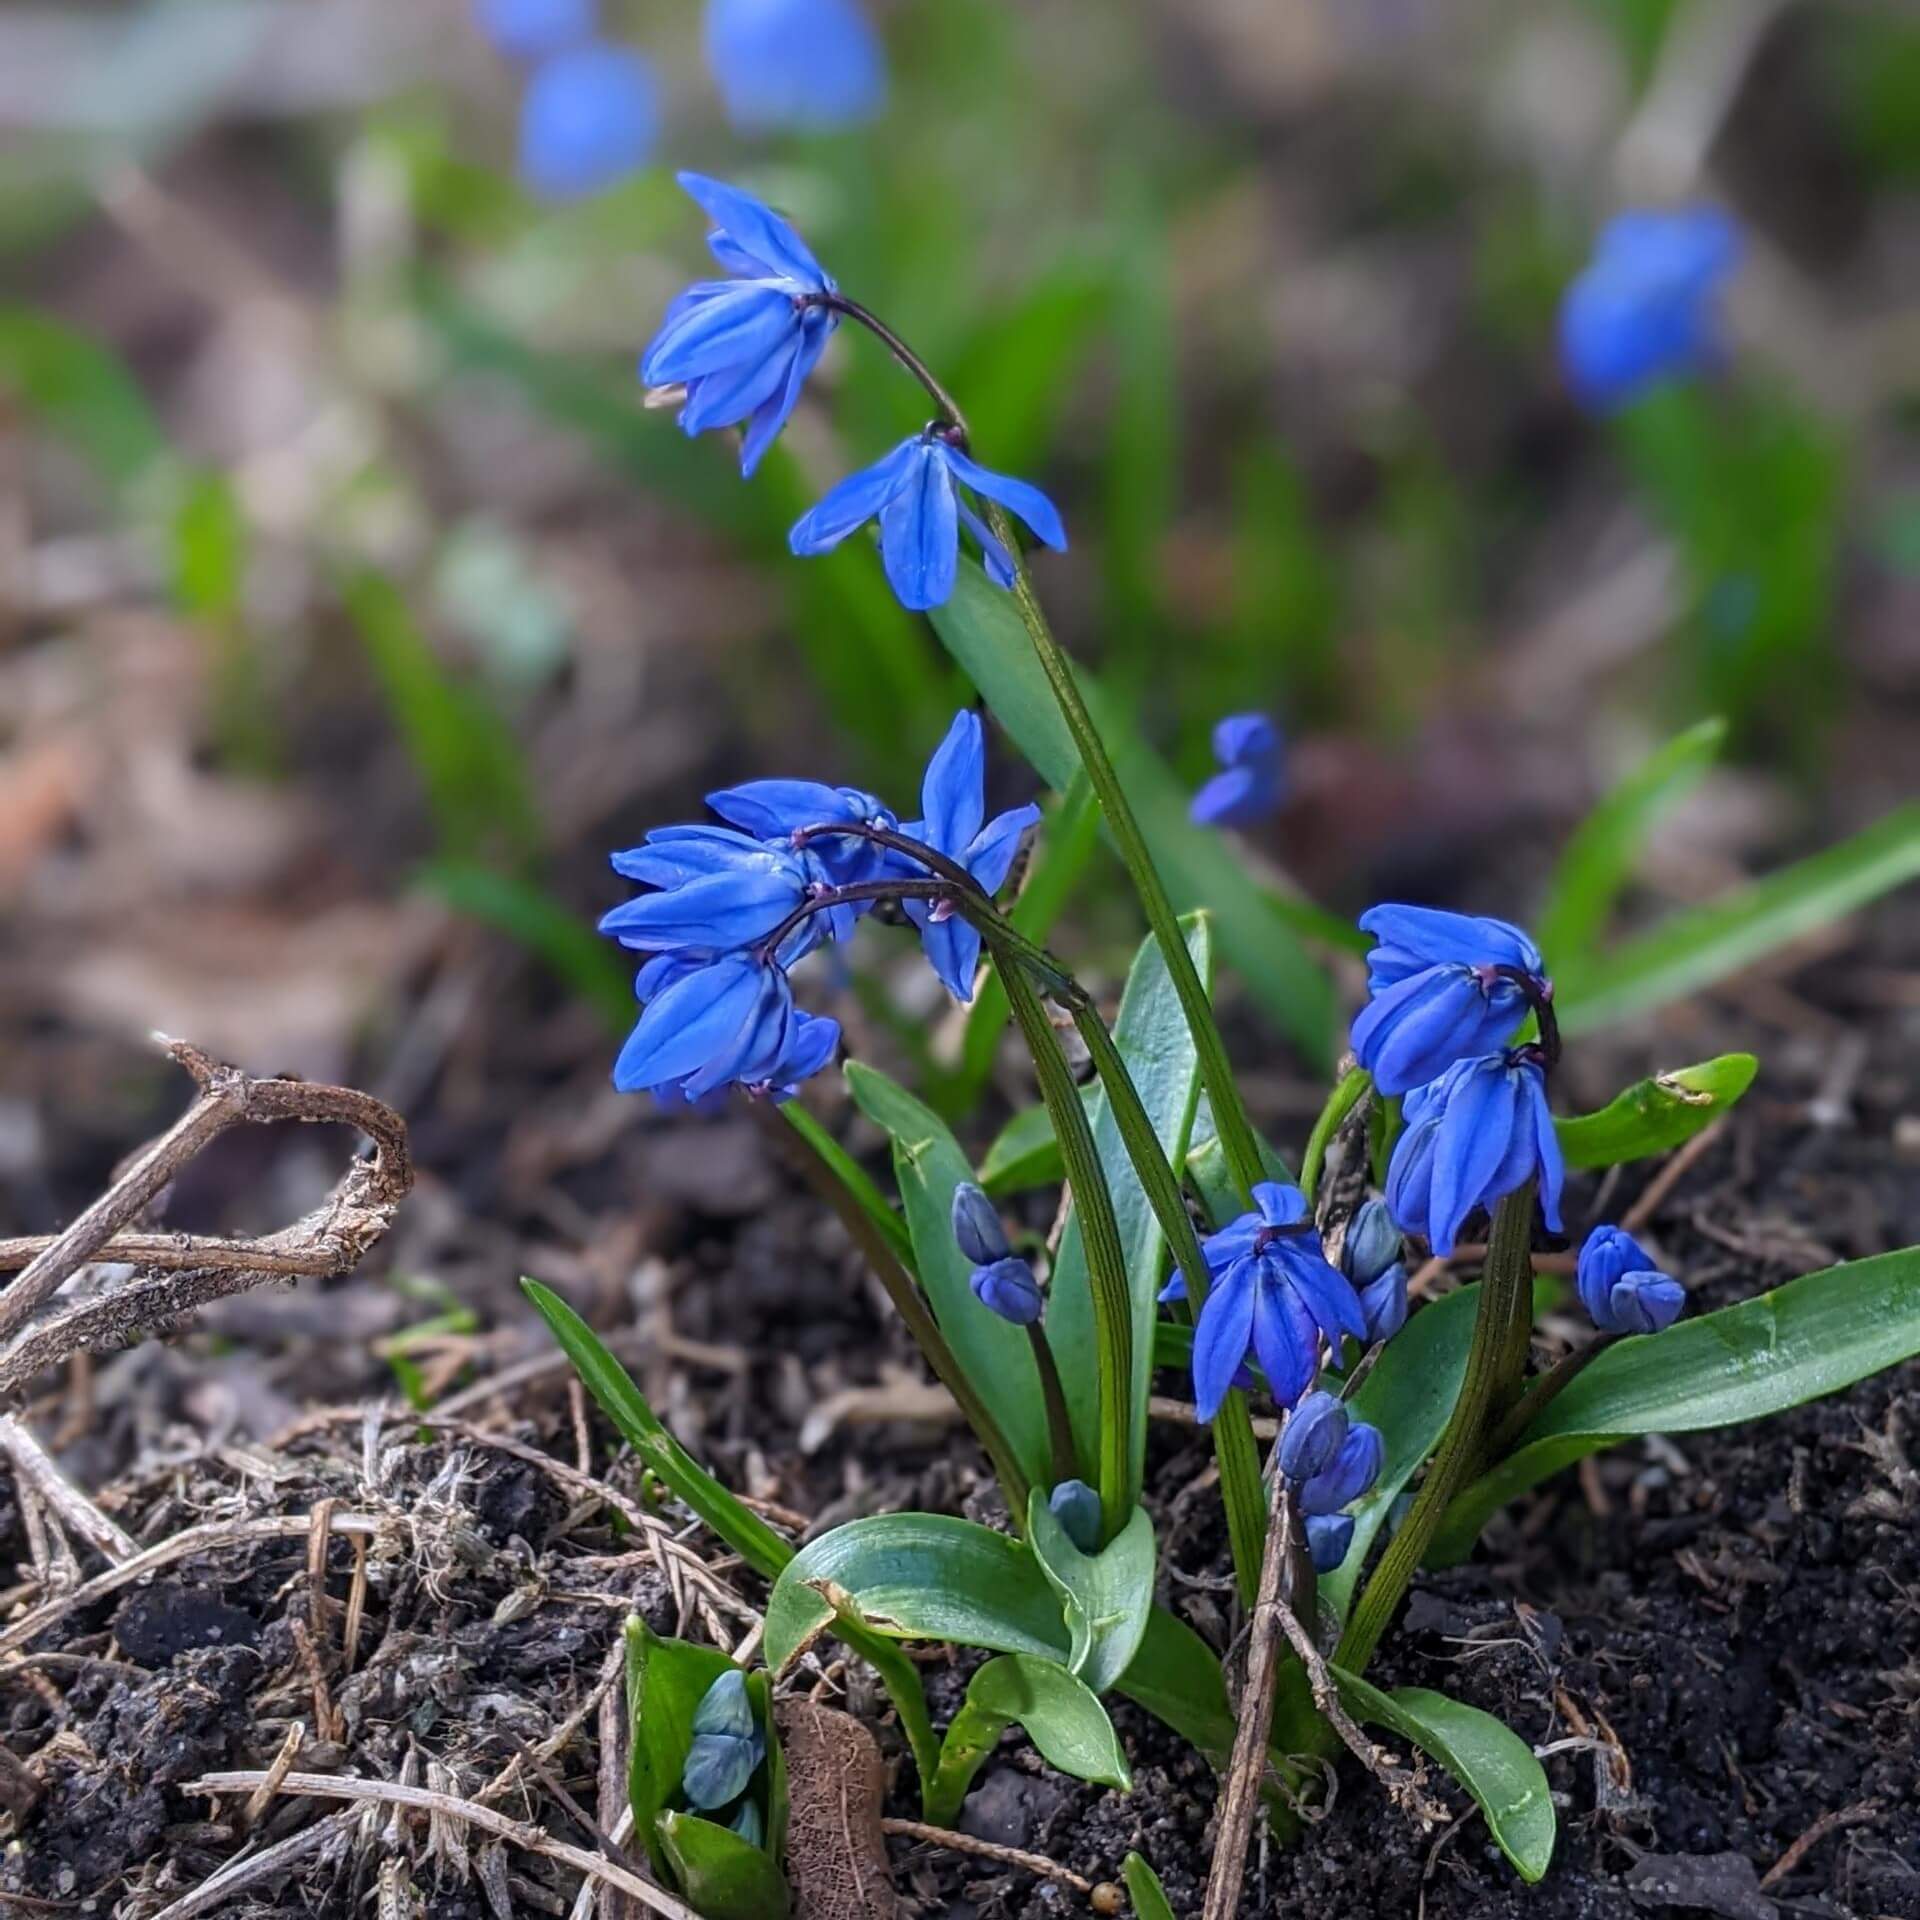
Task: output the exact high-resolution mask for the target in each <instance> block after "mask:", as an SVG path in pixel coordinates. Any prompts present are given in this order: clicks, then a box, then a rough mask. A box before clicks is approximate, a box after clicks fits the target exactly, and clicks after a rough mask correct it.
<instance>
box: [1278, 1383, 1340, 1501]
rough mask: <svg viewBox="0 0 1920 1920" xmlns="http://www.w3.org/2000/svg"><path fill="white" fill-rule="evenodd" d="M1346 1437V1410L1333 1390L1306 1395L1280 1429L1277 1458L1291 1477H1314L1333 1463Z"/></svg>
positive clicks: (1305, 1478) (1281, 1466)
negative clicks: (1332, 1392)
mask: <svg viewBox="0 0 1920 1920" xmlns="http://www.w3.org/2000/svg"><path fill="white" fill-rule="evenodd" d="M1346 1437H1347V1410H1346V1407H1345V1406H1344V1405H1343V1404H1342V1403H1341V1401H1340V1400H1339V1398H1338V1397H1337V1396H1336V1395H1334V1394H1331V1393H1326V1392H1314V1393H1310V1394H1308V1395H1307V1396H1306V1398H1305V1399H1304V1400H1302V1401H1301V1402H1300V1404H1299V1405H1298V1406H1297V1407H1295V1408H1294V1410H1293V1411H1292V1412H1291V1413H1290V1414H1288V1415H1287V1424H1286V1425H1285V1426H1284V1427H1282V1428H1281V1430H1280V1448H1279V1453H1278V1456H1277V1458H1278V1460H1279V1465H1280V1471H1281V1472H1282V1473H1284V1474H1285V1475H1286V1476H1287V1478H1288V1479H1289V1480H1311V1479H1312V1478H1313V1477H1314V1475H1315V1474H1317V1473H1324V1472H1325V1471H1326V1470H1327V1469H1328V1468H1329V1467H1330V1466H1332V1465H1333V1462H1334V1457H1335V1456H1336V1455H1337V1454H1338V1453H1339V1451H1340V1447H1341V1444H1342V1442H1344V1441H1345V1439H1346Z"/></svg>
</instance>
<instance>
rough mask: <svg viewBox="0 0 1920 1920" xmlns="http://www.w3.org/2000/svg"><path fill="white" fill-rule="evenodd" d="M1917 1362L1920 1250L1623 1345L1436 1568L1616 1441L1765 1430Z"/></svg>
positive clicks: (1514, 1459)
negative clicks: (1497, 1515)
mask: <svg viewBox="0 0 1920 1920" xmlns="http://www.w3.org/2000/svg"><path fill="white" fill-rule="evenodd" d="M1915 1354H1920V1247H1905V1248H1903V1249H1901V1251H1900V1252H1898V1253H1883V1254H1878V1255H1876V1256H1875V1257H1874V1258H1872V1259H1870V1260H1852V1261H1848V1262H1846V1263H1845V1264H1844V1265H1841V1266H1837V1267H1827V1268H1824V1269H1823V1270H1822V1271H1820V1272H1819V1273H1809V1274H1806V1275H1804V1276H1803V1277H1802V1278H1801V1279H1798V1280H1792V1281H1789V1282H1788V1283H1787V1285H1785V1286H1784V1287H1780V1288H1777V1289H1776V1290H1775V1291H1774V1292H1772V1293H1763V1294H1760V1295H1758V1296H1756V1297H1755V1298H1754V1299H1751V1300H1742V1301H1739V1302H1737V1303H1736V1304H1735V1305H1733V1306H1730V1307H1722V1308H1720V1309H1719V1311H1718V1312H1715V1313H1704V1314H1701V1315H1700V1316H1699V1317H1698V1318H1696V1319H1691V1320H1681V1321H1679V1322H1677V1323H1676V1324H1675V1325H1673V1326H1671V1327H1669V1328H1668V1329H1667V1330H1666V1332H1665V1333H1656V1334H1649V1335H1640V1336H1636V1337H1634V1338H1632V1339H1627V1340H1622V1341H1619V1342H1618V1343H1617V1344H1616V1345H1614V1346H1611V1347H1609V1348H1608V1349H1607V1351H1606V1352H1605V1353H1603V1354H1601V1355H1600V1356H1599V1358H1598V1359H1596V1360H1595V1361H1594V1362H1593V1364H1592V1365H1591V1366H1590V1367H1588V1368H1587V1370H1586V1371H1585V1372H1584V1373H1583V1374H1581V1375H1580V1377H1579V1378H1578V1379H1577V1380H1575V1381H1574V1382H1573V1383H1572V1384H1571V1385H1570V1386H1568V1388H1567V1389H1566V1391H1565V1392H1564V1393H1562V1394H1561V1395H1560V1397H1559V1398H1558V1399H1557V1400H1555V1401H1553V1402H1552V1403H1551V1404H1550V1405H1549V1406H1548V1407H1547V1408H1546V1409H1545V1410H1544V1411H1543V1412H1542V1413H1541V1415H1540V1417H1539V1419H1537V1420H1536V1421H1535V1422H1534V1423H1533V1425H1532V1426H1531V1427H1529V1428H1528V1429H1527V1431H1526V1433H1525V1434H1524V1435H1523V1436H1522V1438H1521V1443H1520V1445H1519V1447H1518V1448H1517V1449H1516V1450H1515V1451H1514V1452H1513V1453H1512V1454H1510V1455H1509V1456H1508V1458H1507V1459H1506V1460H1504V1461H1502V1462H1501V1464H1500V1465H1499V1466H1497V1467H1495V1468H1494V1469H1493V1471H1492V1472H1491V1473H1489V1474H1487V1475H1485V1476H1484V1477H1483V1478H1482V1479H1480V1480H1479V1481H1477V1482H1476V1483H1475V1484H1474V1485H1473V1486H1471V1487H1469V1488H1468V1489H1467V1490H1466V1492H1464V1493H1463V1494H1461V1496H1460V1497H1459V1499H1457V1500H1456V1501H1455V1502H1454V1504H1453V1507H1452V1508H1451V1510H1450V1511H1449V1513H1448V1515H1447V1518H1446V1520H1445V1521H1444V1522H1443V1523H1442V1526H1441V1530H1440V1533H1439V1535H1438V1536H1437V1537H1436V1539H1435V1541H1434V1547H1433V1553H1432V1554H1431V1556H1429V1557H1430V1558H1431V1559H1432V1560H1434V1561H1435V1562H1437V1563H1445V1562H1447V1561H1450V1560H1456V1559H1459V1558H1460V1557H1462V1556H1463V1555H1465V1554H1466V1553H1467V1552H1469V1551H1470V1550H1471V1548H1472V1546H1473V1542H1474V1540H1475V1539H1476V1538H1477V1537H1478V1535H1479V1532H1480V1529H1481V1528H1482V1527H1483V1526H1485V1525H1486V1523H1487V1521H1488V1519H1489V1518H1490V1517H1491V1516H1492V1514H1493V1513H1494V1512H1495V1511H1497V1510H1498V1509H1499V1508H1500V1507H1502V1506H1504V1505H1505V1504H1506V1503H1507V1502H1508V1501H1509V1500H1512V1499H1514V1498H1515V1497H1517V1496H1518V1495H1520V1494H1522V1493H1524V1492H1525V1491H1526V1490H1527V1489H1528V1488H1529V1487H1531V1486H1535V1485H1537V1484H1538V1483H1539V1482H1540V1481H1542V1480H1544V1479H1545V1478H1546V1477H1547V1476H1548V1475H1549V1474H1551V1473H1556V1472H1558V1471H1559V1469H1560V1468H1562V1467H1567V1466H1571V1465H1572V1464H1573V1463H1574V1462H1575V1461H1576V1460H1582V1459H1584V1458H1585V1457H1586V1456H1587V1455H1588V1454H1590V1453H1597V1452H1599V1451H1600V1449H1601V1448H1602V1447H1606V1446H1611V1445H1612V1444H1614V1443H1615V1442H1616V1441H1619V1440H1622V1439H1626V1438H1628V1437H1630V1436H1632V1435H1634V1434H1643V1433H1698V1432H1700V1431H1702V1430H1703V1429H1705V1428H1709V1427H1730V1426H1737V1425H1739V1424H1740V1423H1741V1422H1742V1421H1746V1420H1761V1419H1765V1418H1766V1417H1767V1416H1768V1415H1770V1414H1775V1413H1784V1412H1785V1411H1786V1410H1787V1409H1788V1408H1789V1407H1797V1406H1801V1405H1803V1404H1804V1403H1805V1402H1806V1401H1809V1400H1818V1399H1819V1398H1821V1396H1822V1395H1824V1394H1829V1393H1838V1392H1839V1391H1840V1390H1841V1388H1843V1387H1850V1386H1852V1384H1853V1383H1854V1382H1855V1381H1856V1380H1864V1379H1865V1378H1866V1377H1867V1376H1868V1375H1869V1374H1873V1373H1878V1372H1880V1371H1881V1370H1882V1369H1883V1368H1885V1367H1891V1366H1897V1365H1898V1364H1899V1363H1900V1362H1901V1361H1903V1360H1910V1359H1912V1358H1913V1356H1914V1355H1915Z"/></svg>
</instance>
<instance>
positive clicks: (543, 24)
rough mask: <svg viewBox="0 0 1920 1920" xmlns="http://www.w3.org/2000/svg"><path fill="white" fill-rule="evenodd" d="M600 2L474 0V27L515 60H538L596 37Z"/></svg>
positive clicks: (573, 0)
mask: <svg viewBox="0 0 1920 1920" xmlns="http://www.w3.org/2000/svg"><path fill="white" fill-rule="evenodd" d="M599 13H600V8H599V0H474V5H473V17H474V21H475V24H476V25H477V26H478V27H479V29H480V31H481V32H482V33H484V34H485V35H486V36H487V38H488V39H489V40H490V41H492V42H493V44H494V46H495V47H496V48H497V49H498V50H499V51H500V52H501V53H504V54H506V55H507V56H508V58H509V59H513V60H538V59H541V58H543V57H544V56H545V55H547V54H549V53H558V52H560V50H561V49H562V48H563V47H573V46H578V45H579V44H580V42H581V41H583V40H590V39H591V38H592V37H593V31H594V28H595V27H596V26H597V25H598V23H599Z"/></svg>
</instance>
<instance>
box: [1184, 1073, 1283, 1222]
mask: <svg viewBox="0 0 1920 1920" xmlns="http://www.w3.org/2000/svg"><path fill="white" fill-rule="evenodd" d="M1254 1143H1255V1145H1256V1146H1258V1147H1259V1149H1260V1163H1261V1165H1262V1167H1263V1168H1264V1169H1265V1172H1266V1177H1267V1178H1268V1179H1269V1180H1277V1181H1278V1182H1279V1183H1280V1185H1282V1186H1283V1187H1290V1186H1292V1184H1293V1171H1292V1169H1291V1168H1290V1167H1289V1166H1288V1165H1287V1163H1286V1160H1285V1159H1284V1158H1283V1157H1282V1155H1281V1154H1280V1153H1279V1152H1278V1150H1277V1149H1276V1148H1275V1147H1274V1144H1273V1142H1272V1141H1271V1140H1269V1139H1268V1138H1267V1137H1266V1136H1265V1135H1264V1134H1261V1133H1256V1134H1255V1135H1254ZM1186 1176H1187V1185H1188V1186H1190V1187H1191V1188H1192V1189H1193V1191H1194V1192H1195V1193H1196V1194H1198V1195H1199V1197H1200V1207H1201V1211H1202V1212H1203V1213H1204V1214H1205V1215H1206V1218H1207V1221H1208V1223H1209V1224H1210V1225H1211V1226H1212V1227H1214V1228H1215V1229H1216V1230H1217V1229H1218V1228H1221V1227H1224V1226H1225V1225H1226V1224H1227V1223H1228V1222H1229V1221H1230V1220H1234V1219H1237V1218H1238V1217H1239V1216H1240V1215H1241V1214H1242V1213H1244V1212H1245V1211H1246V1208H1247V1196H1246V1195H1245V1194H1244V1193H1242V1192H1241V1191H1240V1183H1239V1182H1238V1181H1237V1180H1235V1179H1234V1177H1233V1169H1232V1168H1231V1167H1230V1166H1229V1165H1228V1164H1227V1150H1226V1148H1225V1146H1224V1145H1223V1144H1222V1143H1221V1140H1220V1136H1219V1135H1218V1134H1217V1133H1215V1132H1214V1130H1213V1115H1212V1113H1211V1111H1209V1109H1208V1106H1207V1098H1206V1095H1205V1094H1202V1095H1201V1096H1200V1111H1199V1112H1198V1113H1197V1114H1196V1115H1195V1116H1194V1122H1193V1144H1192V1145H1191V1146H1190V1147H1189V1148H1188V1149H1187V1167H1186Z"/></svg>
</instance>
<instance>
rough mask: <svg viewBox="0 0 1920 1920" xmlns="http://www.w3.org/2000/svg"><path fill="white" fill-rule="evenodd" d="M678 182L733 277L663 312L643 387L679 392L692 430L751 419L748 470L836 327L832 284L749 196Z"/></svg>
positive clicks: (713, 183) (744, 446)
mask: <svg viewBox="0 0 1920 1920" xmlns="http://www.w3.org/2000/svg"><path fill="white" fill-rule="evenodd" d="M678 178H679V181H680V184H681V186H682V187H684V188H685V189H686V191H687V192H688V193H689V194H691V195H692V197H693V198H694V199H695V200H697V201H698V202H699V203H700V205H701V207H702V208H703V209H704V210H705V211H706V213H707V216H708V218H709V219H711V220H712V221H713V224H714V231H713V232H712V233H711V234H709V235H708V236H707V244H708V246H709V247H711V248H712V250H713V255H714V258H715V259H716V260H718V261H719V262H720V264H721V265H722V266H723V267H725V268H726V269H727V271H728V272H729V273H731V274H733V275H735V276H736V277H735V278H734V279H731V280H701V281H698V282H696V283H695V284H694V285H693V286H691V287H689V288H688V289H687V290H686V291H685V292H684V293H683V294H681V295H680V296H679V298H678V299H676V300H675V301H674V302H673V304H672V305H671V306H670V307H669V308H668V309H667V313H666V318H665V319H664V320H662V321H661V323H660V330H659V332H658V333H656V334H655V335H654V336H653V339H652V341H651V342H650V343H649V344H648V346H647V350H646V352H645V353H643V354H642V355H641V357H640V377H641V379H642V380H644V381H645V382H646V383H647V385H648V386H649V387H684V388H685V389H686V395H687V397H686V403H685V404H684V405H683V406H682V407H681V409H680V425H681V426H682V427H683V428H684V429H685V430H686V432H688V433H690V434H694V433H705V432H706V431H707V430H708V429H709V428H712V427H730V426H734V425H736V424H737V423H739V422H740V421H743V420H744V421H745V422H746V423H747V430H746V433H745V435H744V437H743V439H742V441H741V446H740V471H741V472H742V473H743V474H750V473H752V471H753V470H754V468H755V467H756V466H758V465H759V463H760V456H761V455H762V454H764V453H765V452H766V450H767V449H768V447H770V446H771V445H772V444H773V442H774V438H775V436H776V435H777V434H778V433H779V431H780V429H781V428H782V427H784V426H785V425H786V424H787V421H788V419H789V418H790V417H791V415H792V413H793V410H794V408H795V406H797V405H798V404H799V400H800V389H801V388H802V387H803V386H804V385H805V384H806V379H807V375H808V374H810V373H811V372H812V371H813V369H814V367H815V366H816V365H817V364H818V362H819V359H820V356H821V354H822V353H824V352H825V351H826V345H827V341H828V339H829V338H830V337H831V335H832V333H833V330H834V328H835V327H836V326H837V325H838V324H839V318H838V316H837V315H836V314H835V313H834V312H833V311H832V309H831V308H830V307H829V306H827V305H826V304H825V302H826V300H827V298H828V296H830V295H832V294H833V293H834V292H835V291H836V288H835V286H834V282H833V281H832V279H831V278H829V277H828V275H827V273H826V271H825V270H824V269H823V268H822V267H821V265H820V263H819V261H818V260H816V259H815V258H814V257H813V255H812V253H811V252H810V251H809V250H808V247H807V243H806V242H805V241H804V240H802V239H801V238H800V236H799V235H798V234H797V233H796V232H794V230H793V228H792V227H791V226H789V225H788V224H787V222H786V221H784V220H782V219H781V218H780V216H779V215H778V214H777V213H775V212H774V211H773V210H772V208H770V207H767V206H765V205H763V204H762V203H761V202H760V201H758V200H756V199H755V198H754V197H753V196H752V194H750V193H742V192H741V191H740V189H739V188H738V187H730V186H727V185H725V184H724V183H723V182H721V181H719V180H709V179H707V178H706V176H705V175H703V174H698V173H683V174H681V175H679V176H678Z"/></svg>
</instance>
